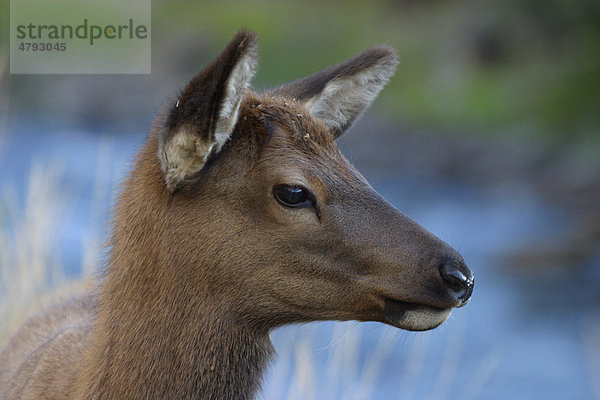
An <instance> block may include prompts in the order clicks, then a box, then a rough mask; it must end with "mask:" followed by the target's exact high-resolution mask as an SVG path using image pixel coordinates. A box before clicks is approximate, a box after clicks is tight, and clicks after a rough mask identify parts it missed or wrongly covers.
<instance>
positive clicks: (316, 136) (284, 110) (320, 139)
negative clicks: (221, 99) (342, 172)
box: [240, 92, 337, 152]
mask: <svg viewBox="0 0 600 400" xmlns="http://www.w3.org/2000/svg"><path fill="white" fill-rule="evenodd" d="M240 118H241V119H251V120H253V121H256V122H257V123H260V124H261V125H263V126H264V127H265V129H266V130H267V131H271V132H270V133H272V132H273V131H275V130H277V131H283V132H285V134H286V135H287V136H288V138H289V139H290V140H291V141H292V142H293V143H294V144H296V145H298V146H299V147H301V148H303V149H304V150H312V151H313V152H319V151H323V150H333V149H337V146H336V144H335V140H334V135H333V133H332V132H331V130H330V128H329V127H328V126H326V125H325V124H324V123H322V122H321V121H320V120H319V119H317V118H315V117H313V116H312V115H311V114H310V113H309V111H308V110H307V108H306V107H304V105H303V104H301V103H299V102H297V101H295V100H294V99H291V98H287V97H283V96H271V95H268V94H264V95H258V94H255V93H251V92H249V93H247V94H246V96H245V97H244V101H243V102H242V104H241V106H240Z"/></svg>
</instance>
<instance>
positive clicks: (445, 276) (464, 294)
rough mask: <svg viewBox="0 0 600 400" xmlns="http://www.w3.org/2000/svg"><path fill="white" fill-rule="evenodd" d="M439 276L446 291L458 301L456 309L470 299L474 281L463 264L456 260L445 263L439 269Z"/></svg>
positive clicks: (469, 271) (471, 274)
mask: <svg viewBox="0 0 600 400" xmlns="http://www.w3.org/2000/svg"><path fill="white" fill-rule="evenodd" d="M440 275H441V276H442V280H443V281H444V284H445V285H446V288H447V289H448V292H449V293H450V294H451V295H452V297H454V298H455V299H456V300H458V301H459V304H458V307H462V306H464V305H465V304H467V302H468V301H469V299H470V298H471V294H472V293H473V284H474V283H475V279H474V278H473V273H471V270H469V267H467V266H466V265H465V263H464V262H461V261H457V260H449V261H446V262H445V263H444V264H442V266H441V267H440Z"/></svg>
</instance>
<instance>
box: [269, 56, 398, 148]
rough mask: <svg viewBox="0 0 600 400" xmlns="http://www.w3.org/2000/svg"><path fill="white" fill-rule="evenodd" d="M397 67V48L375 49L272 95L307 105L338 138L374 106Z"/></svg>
mask: <svg viewBox="0 0 600 400" xmlns="http://www.w3.org/2000/svg"><path fill="white" fill-rule="evenodd" d="M397 64H398V61H397V56H396V52H395V50H394V49H392V48H390V47H387V46H381V47H374V48H371V49H368V50H366V51H364V52H362V53H361V54H359V55H358V56H356V57H354V58H351V59H349V60H347V61H345V62H343V63H341V64H338V65H336V66H333V67H330V68H327V69H324V70H322V71H319V72H317V73H315V74H313V75H310V76H308V77H306V78H304V79H300V80H297V81H295V82H292V83H289V84H287V85H284V86H282V87H280V88H278V89H275V90H274V91H273V93H274V94H279V95H283V96H288V97H292V98H294V99H296V100H297V101H300V102H303V103H305V105H306V106H307V107H308V109H309V111H310V112H311V114H312V115H314V116H316V117H318V118H320V119H321V120H323V122H325V124H327V125H328V126H329V127H330V128H332V129H333V131H334V132H335V134H336V137H337V136H339V135H341V134H342V133H343V132H344V131H345V130H346V129H348V128H349V127H350V125H352V123H353V122H354V121H355V120H356V119H357V118H358V117H359V116H360V114H362V112H363V111H365V110H366V109H367V108H368V107H369V106H370V105H371V103H373V101H374V100H375V98H376V97H377V95H378V94H379V92H380V91H381V89H383V87H384V86H385V84H386V83H387V82H388V81H389V79H390V77H391V76H392V75H393V74H394V71H395V70H396V65H397Z"/></svg>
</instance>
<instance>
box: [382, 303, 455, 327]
mask: <svg viewBox="0 0 600 400" xmlns="http://www.w3.org/2000/svg"><path fill="white" fill-rule="evenodd" d="M450 312H451V309H450V308H439V307H434V306H430V305H426V304H419V303H411V302H407V301H402V300H395V299H392V298H389V297H385V298H384V307H383V316H384V322H385V323H387V324H389V325H392V326H395V327H397V328H401V329H406V330H409V331H427V330H430V329H433V328H436V327H438V326H439V325H441V324H442V323H443V322H444V321H445V320H446V319H447V318H448V316H449V315H450Z"/></svg>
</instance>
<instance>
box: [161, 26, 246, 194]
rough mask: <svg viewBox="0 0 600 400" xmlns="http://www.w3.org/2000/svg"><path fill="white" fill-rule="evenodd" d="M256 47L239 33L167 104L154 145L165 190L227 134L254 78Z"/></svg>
mask: <svg viewBox="0 0 600 400" xmlns="http://www.w3.org/2000/svg"><path fill="white" fill-rule="evenodd" d="M257 50H258V38H257V36H256V34H255V33H254V32H250V31H247V30H241V31H239V32H238V33H237V35H236V36H235V37H234V38H233V40H232V41H231V42H230V43H229V44H228V45H227V47H226V48H225V50H224V51H223V52H222V53H221V54H220V55H219V57H217V58H216V59H215V60H214V61H213V62H212V63H211V64H210V65H209V66H208V67H206V68H205V69H204V70H203V71H201V72H200V73H199V74H198V75H196V76H195V77H194V78H193V79H192V80H191V81H190V83H189V84H188V85H187V87H186V88H185V89H184V90H183V92H182V93H181V95H180V96H179V98H178V100H177V103H175V104H174V105H172V106H171V108H170V110H169V112H168V116H167V119H166V123H165V125H164V127H163V130H162V132H161V134H160V138H159V146H158V157H159V159H160V163H161V168H162V170H163V173H164V177H165V182H166V185H167V188H168V189H169V190H171V191H174V190H175V189H176V188H177V187H179V186H180V185H181V184H183V183H184V182H186V181H189V180H190V179H192V178H193V177H194V176H196V174H197V173H198V172H199V171H200V170H201V169H202V167H203V166H204V164H205V163H206V161H207V160H208V158H209V157H210V156H211V155H212V154H215V153H218V152H219V151H220V150H221V148H222V147H223V145H224V144H225V142H226V141H227V140H228V139H229V138H230V136H231V133H232V132H233V128H234V127H235V124H236V122H237V120H238V111H239V108H240V103H241V101H242V98H243V96H244V92H245V90H246V88H247V87H248V85H249V82H250V79H251V78H252V77H253V76H254V71H255V69H256V64H257V57H258V52H257Z"/></svg>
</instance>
